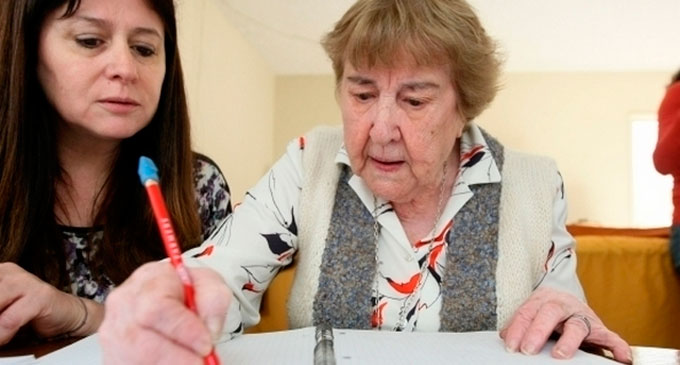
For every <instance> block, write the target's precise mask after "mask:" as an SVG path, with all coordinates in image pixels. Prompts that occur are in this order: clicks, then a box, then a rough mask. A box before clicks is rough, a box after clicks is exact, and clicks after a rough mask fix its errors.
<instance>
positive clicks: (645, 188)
mask: <svg viewBox="0 0 680 365" xmlns="http://www.w3.org/2000/svg"><path fill="white" fill-rule="evenodd" d="M657 135H658V123H657V120H656V116H653V115H648V116H635V117H633V118H632V125H631V162H632V166H631V174H632V193H633V196H632V215H633V216H632V217H631V222H632V224H633V226H634V227H661V226H669V225H670V224H671V218H672V214H673V202H672V195H671V194H672V193H671V189H672V188H673V178H672V177H670V176H668V175H661V174H659V173H658V172H657V171H656V169H655V168H654V162H653V161H652V154H653V153H654V147H655V146H656V139H657Z"/></svg>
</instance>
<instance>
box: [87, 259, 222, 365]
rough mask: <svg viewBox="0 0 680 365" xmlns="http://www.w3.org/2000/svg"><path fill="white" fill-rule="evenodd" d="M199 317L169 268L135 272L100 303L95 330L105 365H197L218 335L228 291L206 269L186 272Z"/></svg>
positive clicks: (151, 265) (153, 266)
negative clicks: (100, 318) (101, 313)
mask: <svg viewBox="0 0 680 365" xmlns="http://www.w3.org/2000/svg"><path fill="white" fill-rule="evenodd" d="M189 271H190V274H191V278H192V280H193V283H194V288H195V290H196V292H195V299H196V306H197V307H198V313H199V316H200V317H199V316H197V315H196V314H194V313H193V312H191V311H190V310H189V309H188V308H187V307H186V306H185V305H184V293H183V288H182V284H181V282H180V280H179V277H178V275H177V273H176V272H175V271H174V269H173V268H172V266H171V265H170V263H169V262H155V263H149V264H145V265H143V266H141V267H140V268H139V269H137V270H136V271H135V272H134V273H133V274H132V275H131V276H130V278H128V279H127V280H126V281H125V282H124V283H123V284H122V285H121V286H120V287H118V288H116V289H115V290H114V291H113V292H111V294H110V295H109V297H108V298H107V300H106V313H105V316H104V322H103V323H102V326H101V328H100V330H99V334H100V341H101V344H102V355H103V357H102V358H103V360H104V363H105V364H202V363H203V360H202V357H203V356H205V355H207V354H208V353H209V352H210V350H211V349H212V346H213V344H212V338H215V337H216V336H217V335H219V333H220V332H221V330H222V325H223V323H224V319H225V316H226V313H227V308H228V306H229V302H230V301H231V291H230V290H229V288H228V287H227V286H226V285H225V284H224V281H223V280H222V278H221V277H220V276H219V275H218V274H217V273H216V272H214V271H212V270H209V269H199V268H193V269H189Z"/></svg>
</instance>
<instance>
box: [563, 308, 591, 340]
mask: <svg viewBox="0 0 680 365" xmlns="http://www.w3.org/2000/svg"><path fill="white" fill-rule="evenodd" d="M572 318H575V319H578V320H580V321H581V322H583V324H585V326H586V329H587V330H588V334H586V337H588V336H590V331H591V327H590V320H589V319H588V317H586V316H584V315H583V314H578V313H574V314H572V315H570V316H569V317H567V319H566V321H568V320H570V319H572ZM566 321H565V322H566Z"/></svg>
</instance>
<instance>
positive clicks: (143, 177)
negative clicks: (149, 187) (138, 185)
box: [137, 156, 160, 185]
mask: <svg viewBox="0 0 680 365" xmlns="http://www.w3.org/2000/svg"><path fill="white" fill-rule="evenodd" d="M137 173H138V174H139V180H140V181H141V182H142V185H144V184H146V182H147V180H154V181H159V180H160V179H159V178H158V168H157V167H156V164H155V163H153V160H151V159H150V158H148V157H146V156H142V157H140V158H139V168H138V169H137Z"/></svg>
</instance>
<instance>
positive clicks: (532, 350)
mask: <svg viewBox="0 0 680 365" xmlns="http://www.w3.org/2000/svg"><path fill="white" fill-rule="evenodd" d="M522 353H523V354H525V355H535V354H536V346H534V345H532V344H527V345H524V346H522Z"/></svg>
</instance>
